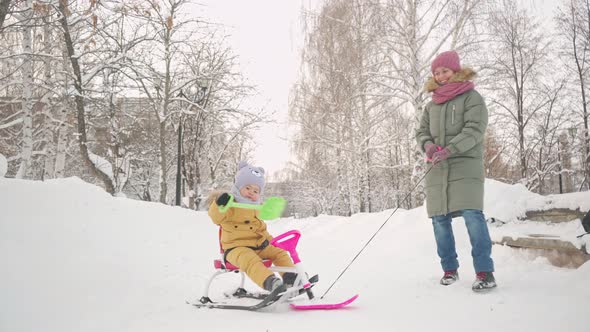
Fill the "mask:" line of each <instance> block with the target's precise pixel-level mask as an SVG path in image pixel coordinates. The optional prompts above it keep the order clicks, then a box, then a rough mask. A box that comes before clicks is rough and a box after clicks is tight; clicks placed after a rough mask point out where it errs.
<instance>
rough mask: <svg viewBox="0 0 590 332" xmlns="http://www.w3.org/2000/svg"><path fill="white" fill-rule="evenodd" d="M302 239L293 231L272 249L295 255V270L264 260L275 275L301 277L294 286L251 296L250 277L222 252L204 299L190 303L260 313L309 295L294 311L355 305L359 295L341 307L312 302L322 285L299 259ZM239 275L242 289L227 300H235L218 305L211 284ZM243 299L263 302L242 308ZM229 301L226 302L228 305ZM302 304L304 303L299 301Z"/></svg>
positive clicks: (333, 304)
mask: <svg viewBox="0 0 590 332" xmlns="http://www.w3.org/2000/svg"><path fill="white" fill-rule="evenodd" d="M219 234H220V236H221V228H220V229H219ZM300 237H301V233H300V232H299V231H297V230H291V231H288V232H286V233H283V234H281V235H279V236H277V237H275V238H273V240H272V241H271V243H270V244H271V245H273V246H275V247H278V248H281V249H284V250H286V251H287V252H289V254H290V255H291V259H292V260H293V263H294V264H295V266H294V267H279V266H273V265H272V262H271V261H270V260H264V261H263V263H264V265H265V266H266V267H268V268H269V269H270V270H271V271H273V272H293V273H296V274H297V277H296V278H295V280H294V282H293V285H292V286H290V287H288V288H286V286H281V287H279V288H277V289H275V290H274V291H273V292H271V293H251V292H248V291H247V290H246V289H245V288H244V281H245V277H246V275H245V274H244V273H243V272H242V271H240V269H239V268H238V267H236V266H234V265H232V264H230V263H229V262H225V261H224V257H223V250H220V251H221V258H220V259H215V260H214V261H213V266H214V267H215V270H216V271H215V273H214V274H213V275H212V276H211V277H210V278H209V280H208V282H207V284H206V285H205V290H204V292H203V296H202V297H201V298H200V299H199V300H198V302H197V301H195V302H189V301H187V303H188V304H191V305H193V306H195V307H199V308H216V309H236V310H252V311H255V310H259V309H262V308H265V307H268V306H270V305H272V304H274V303H277V302H284V301H291V300H292V299H295V298H296V297H299V296H300V295H303V294H305V295H307V300H306V302H302V301H297V302H291V303H290V307H291V308H292V309H295V310H331V309H339V308H343V307H345V306H347V305H349V304H350V303H352V302H353V301H354V300H356V298H357V297H358V295H355V296H353V297H351V298H349V299H348V300H346V301H343V302H338V303H319V302H314V301H312V300H313V299H314V294H313V291H312V287H313V286H314V285H315V284H316V283H317V282H318V281H319V277H318V276H317V275H314V276H312V277H308V273H307V272H306V270H305V269H304V267H303V265H302V263H301V260H300V258H299V255H298V253H297V250H296V247H297V243H298V241H299V238H300ZM232 272H233V273H239V274H240V277H241V280H240V285H239V287H238V288H237V289H236V290H235V291H233V292H230V293H229V294H226V296H227V297H228V298H229V300H231V302H228V301H227V300H228V299H223V300H221V301H214V300H212V299H211V297H210V296H209V293H210V292H209V291H210V288H211V284H212V282H213V280H214V279H215V278H216V277H218V276H220V275H222V274H225V273H232ZM241 298H250V299H258V300H260V301H258V302H256V303H255V304H250V305H244V304H240V303H239V301H240V299H241ZM224 300H225V301H224ZM297 300H300V299H297Z"/></svg>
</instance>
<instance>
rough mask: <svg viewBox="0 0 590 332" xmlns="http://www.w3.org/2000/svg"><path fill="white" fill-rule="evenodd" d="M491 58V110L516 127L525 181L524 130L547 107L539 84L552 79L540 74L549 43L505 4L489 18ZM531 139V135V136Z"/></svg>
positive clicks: (522, 13) (511, 5) (536, 26)
mask: <svg viewBox="0 0 590 332" xmlns="http://www.w3.org/2000/svg"><path fill="white" fill-rule="evenodd" d="M488 26H489V27H490V29H491V35H492V44H491V45H490V53H491V55H492V57H493V60H492V64H491V72H490V73H489V75H490V76H491V77H493V78H494V81H495V84H494V85H493V86H492V87H491V89H493V91H494V93H493V98H492V104H493V106H494V105H495V106H498V109H497V110H498V115H499V116H501V117H502V116H505V117H506V119H507V123H509V124H510V125H511V126H513V127H515V129H516V130H515V133H516V135H515V136H516V137H515V140H516V144H517V146H518V148H517V152H516V156H517V159H518V160H519V165H520V179H522V180H526V179H527V169H528V158H529V157H530V154H531V153H532V149H530V148H529V146H528V142H527V136H528V134H527V128H528V126H529V124H531V121H532V120H533V119H535V117H536V116H537V113H538V112H541V111H542V110H543V109H545V108H546V107H547V105H548V104H549V103H550V99H549V98H547V94H543V93H542V92H541V89H539V88H538V87H539V86H540V82H542V80H543V79H545V80H549V79H552V77H550V76H543V74H544V73H543V71H542V70H541V69H542V68H543V66H544V65H545V63H546V61H547V56H548V52H549V45H550V42H549V41H548V40H547V38H546V34H545V33H544V32H543V31H542V30H541V26H540V24H539V23H538V22H537V21H536V20H535V18H534V17H531V16H530V15H529V14H527V12H526V11H525V10H520V9H518V8H517V7H516V4H514V3H513V2H511V1H504V2H503V3H502V4H501V5H500V6H499V7H498V8H497V9H495V10H494V11H492V13H491V14H490V21H489V24H488ZM531 135H534V134H531Z"/></svg>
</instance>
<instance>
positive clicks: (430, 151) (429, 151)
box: [424, 142, 442, 160]
mask: <svg viewBox="0 0 590 332" xmlns="http://www.w3.org/2000/svg"><path fill="white" fill-rule="evenodd" d="M441 149H442V148H441V147H440V146H438V145H436V144H432V143H430V142H428V143H426V145H424V151H425V152H426V160H431V159H432V155H434V153H435V152H436V151H440V150H441Z"/></svg>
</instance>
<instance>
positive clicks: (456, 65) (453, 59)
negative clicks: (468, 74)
mask: <svg viewBox="0 0 590 332" xmlns="http://www.w3.org/2000/svg"><path fill="white" fill-rule="evenodd" d="M438 67H445V68H449V69H450V70H452V71H454V72H457V71H459V70H461V62H460V61H459V54H457V52H455V51H446V52H442V53H441V54H439V55H438V56H437V57H436V58H434V61H432V65H431V66H430V70H431V71H432V72H433V73H434V70H435V69H436V68H438Z"/></svg>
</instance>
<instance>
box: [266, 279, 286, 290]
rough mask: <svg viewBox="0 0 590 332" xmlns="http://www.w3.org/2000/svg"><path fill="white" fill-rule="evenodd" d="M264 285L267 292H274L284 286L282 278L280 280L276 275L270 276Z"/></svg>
mask: <svg viewBox="0 0 590 332" xmlns="http://www.w3.org/2000/svg"><path fill="white" fill-rule="evenodd" d="M263 285H264V289H265V290H267V291H269V292H272V291H273V290H275V289H277V288H279V287H281V286H282V285H283V281H282V280H281V278H278V277H277V276H275V275H270V276H268V278H266V279H265V280H264V283H263Z"/></svg>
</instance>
